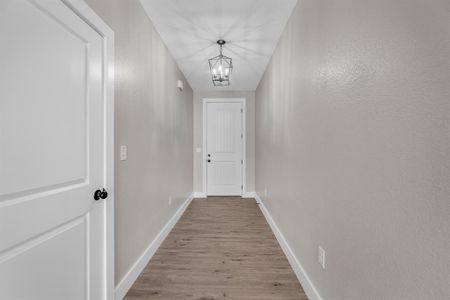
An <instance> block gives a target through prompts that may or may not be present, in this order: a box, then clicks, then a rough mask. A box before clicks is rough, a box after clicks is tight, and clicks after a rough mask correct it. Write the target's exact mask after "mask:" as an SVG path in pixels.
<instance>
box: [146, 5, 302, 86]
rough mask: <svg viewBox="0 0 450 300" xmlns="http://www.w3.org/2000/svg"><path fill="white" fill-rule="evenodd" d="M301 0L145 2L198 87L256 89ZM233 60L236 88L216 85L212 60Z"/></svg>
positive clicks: (170, 48) (179, 63)
mask: <svg viewBox="0 0 450 300" xmlns="http://www.w3.org/2000/svg"><path fill="white" fill-rule="evenodd" d="M296 2H297V0H223V1H218V0H141V3H142V5H143V7H144V9H145V11H146V12H147V14H148V15H149V17H150V19H151V20H152V22H153V24H154V26H155V28H156V30H157V31H158V33H159V34H160V35H161V38H162V39H163V41H164V42H165V44H166V45H167V47H168V48H169V50H170V52H171V53H172V55H173V56H174V58H175V60H176V61H177V64H178V66H179V67H180V69H181V71H182V72H183V74H184V75H185V76H186V78H187V80H188V81H189V84H190V85H191V86H192V88H193V89H194V90H195V91H210V90H248V91H252V90H255V89H256V87H257V85H258V83H259V81H260V79H261V76H262V75H263V73H264V70H265V69H266V67H267V64H268V62H269V59H270V57H271V56H272V53H273V51H274V49H275V47H276V44H277V42H278V40H279V38H280V35H281V33H282V31H283V29H284V26H285V25H286V22H287V20H288V19H289V16H290V14H291V12H292V9H293V8H294V6H295V4H296ZM218 39H224V40H226V41H227V44H226V45H225V46H224V51H223V52H224V55H226V56H229V57H231V58H233V64H234V70H233V74H232V77H231V80H232V81H231V86H230V87H214V86H213V84H212V82H211V75H210V73H209V66H208V59H209V58H211V57H214V56H216V55H218V53H219V46H218V45H217V44H216V41H217V40H218Z"/></svg>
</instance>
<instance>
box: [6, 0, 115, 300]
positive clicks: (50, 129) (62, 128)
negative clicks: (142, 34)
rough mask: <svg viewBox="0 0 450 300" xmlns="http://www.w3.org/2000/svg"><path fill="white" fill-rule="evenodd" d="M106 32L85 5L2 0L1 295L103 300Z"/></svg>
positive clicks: (108, 208) (106, 275) (108, 116)
mask: <svg viewBox="0 0 450 300" xmlns="http://www.w3.org/2000/svg"><path fill="white" fill-rule="evenodd" d="M83 12H85V14H83ZM88 22H89V23H88ZM94 24H99V26H100V27H95V25H94ZM104 34H109V35H110V38H112V32H111V31H110V30H109V29H108V28H107V27H106V25H104V23H102V22H101V21H100V19H99V18H98V17H97V16H95V15H94V14H93V12H92V10H90V9H89V8H88V7H87V6H86V4H84V2H82V1H58V0H46V1H27V0H2V1H1V2H0V38H1V40H2V46H1V47H0V65H1V68H0V299H5V300H6V299H7V300H19V299H20V300H28V299H29V300H71V299H73V300H81V299H91V300H97V299H99V300H100V299H107V297H108V292H107V286H108V287H109V286H110V283H111V276H112V275H113V273H112V271H111V270H110V269H107V268H108V265H109V267H110V265H111V264H113V261H112V260H111V258H112V256H111V252H109V251H111V250H112V247H111V245H112V244H113V242H112V231H113V223H112V215H113V212H112V209H113V205H112V203H113V202H112V201H113V195H112V192H113V186H112V183H113V181H112V175H113V171H112V167H113V163H112V128H113V127H112V116H113V115H112V112H113V110H112V103H111V102H109V101H112V98H111V96H112V94H111V88H112V87H111V85H110V83H111V78H110V76H109V74H108V72H107V70H108V68H109V67H110V62H111V61H110V58H107V57H106V55H109V54H110V53H109V52H108V51H110V50H111V45H112V44H111V42H112V41H111V40H108V41H106V39H105V35H104ZM104 188H105V191H107V192H108V193H109V195H106V193H104V192H103V193H102V191H103V189H104ZM96 190H100V191H101V192H100V193H97V194H96V196H97V197H95V198H96V199H94V194H95V191H96ZM106 196H108V197H106ZM111 299H112V298H111Z"/></svg>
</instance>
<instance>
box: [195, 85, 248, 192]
mask: <svg viewBox="0 0 450 300" xmlns="http://www.w3.org/2000/svg"><path fill="white" fill-rule="evenodd" d="M204 98H246V99H247V100H246V124H245V125H246V133H247V144H246V155H247V168H246V172H247V180H246V185H247V190H246V192H254V191H255V92H237V91H236V92H229V91H217V92H194V191H195V192H202V191H203V181H202V180H203V179H202V176H203V164H204V163H205V162H204V161H203V153H197V152H196V151H195V150H196V148H201V149H202V151H203V99H204Z"/></svg>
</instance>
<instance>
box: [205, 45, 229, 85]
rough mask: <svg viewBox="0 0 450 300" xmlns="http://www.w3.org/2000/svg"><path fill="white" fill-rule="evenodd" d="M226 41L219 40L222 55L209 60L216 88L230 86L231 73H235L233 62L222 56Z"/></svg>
mask: <svg viewBox="0 0 450 300" xmlns="http://www.w3.org/2000/svg"><path fill="white" fill-rule="evenodd" d="M225 43H226V42H225V41H224V40H218V41H217V44H218V45H219V46H220V54H219V55H218V56H216V57H214V58H211V59H209V69H210V70H211V76H212V82H213V84H214V86H229V85H230V77H231V72H232V71H233V60H232V59H231V58H229V57H227V56H225V55H223V54H222V47H223V45H225Z"/></svg>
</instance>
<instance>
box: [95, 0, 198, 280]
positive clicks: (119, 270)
mask: <svg viewBox="0 0 450 300" xmlns="http://www.w3.org/2000/svg"><path fill="white" fill-rule="evenodd" d="M87 3H88V4H89V5H90V6H91V7H92V8H93V9H94V10H95V11H96V12H97V13H98V14H99V15H100V17H101V18H103V20H105V22H106V23H107V24H108V25H109V26H110V27H111V28H112V29H113V30H114V32H115V52H116V53H115V54H116V59H115V62H116V70H115V74H116V82H115V100H116V115H115V117H116V124H115V131H116V134H115V138H116V161H115V163H116V180H115V184H116V247H115V251H116V283H118V282H119V281H120V280H121V279H122V277H123V276H124V275H125V274H126V272H127V271H128V270H129V269H130V267H131V266H132V265H133V264H134V262H135V261H136V260H137V259H138V258H139V256H140V255H141V254H142V253H143V252H144V250H145V249H146V248H147V246H148V245H149V244H150V242H151V241H152V240H153V239H154V238H155V236H156V235H157V234H158V233H159V231H160V230H161V229H162V228H163V226H164V225H165V224H166V223H167V221H168V220H169V218H170V217H171V216H172V215H173V214H174V213H175V211H176V210H177V208H179V207H180V205H181V203H182V202H183V201H184V200H185V199H186V198H187V197H188V196H189V195H190V194H191V193H192V172H193V170H192V167H193V162H192V157H193V153H192V148H193V147H192V135H193V131H192V124H193V119H192V114H193V113H192V112H193V106H192V99H193V93H192V89H191V88H190V87H189V84H188V83H187V81H186V80H185V79H184V77H183V75H182V74H181V72H180V70H179V69H178V67H177V65H176V64H175V61H174V60H173V59H172V57H171V55H170V54H169V52H168V50H167V49H166V46H165V45H164V44H163V43H162V41H161V38H160V37H159V35H158V34H157V33H156V31H155V29H154V28H153V26H152V23H151V22H150V20H149V18H148V17H147V15H146V14H145V12H144V10H143V8H142V7H141V4H140V3H139V1H138V0H127V1H122V0H110V1H104V0H87ZM178 79H182V80H183V81H184V87H185V88H184V91H183V92H180V91H179V90H178V89H177V88H176V86H177V80H178ZM120 145H128V160H127V161H124V162H123V161H120V160H119V159H118V158H119V147H120ZM170 195H171V196H172V197H173V203H172V205H171V206H169V204H168V202H169V201H168V199H169V196H170Z"/></svg>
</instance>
